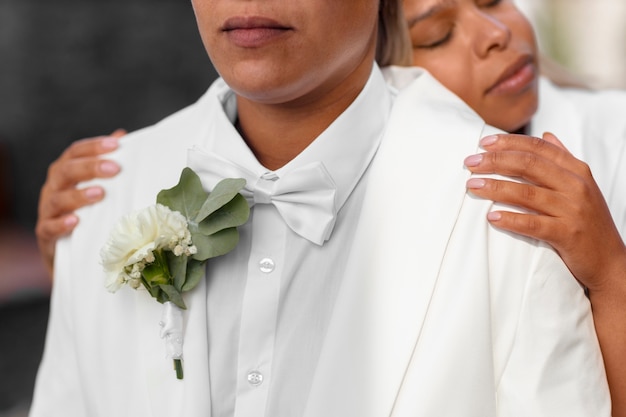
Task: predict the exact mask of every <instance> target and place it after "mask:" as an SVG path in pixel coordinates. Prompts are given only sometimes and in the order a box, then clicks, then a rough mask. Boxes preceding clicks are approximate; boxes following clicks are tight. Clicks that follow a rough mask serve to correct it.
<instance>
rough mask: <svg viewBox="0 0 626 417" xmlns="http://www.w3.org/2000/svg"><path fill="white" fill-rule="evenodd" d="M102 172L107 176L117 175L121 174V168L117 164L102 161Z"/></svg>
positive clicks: (100, 166)
mask: <svg viewBox="0 0 626 417" xmlns="http://www.w3.org/2000/svg"><path fill="white" fill-rule="evenodd" d="M99 168H100V171H101V172H102V173H103V174H107V175H115V174H117V173H118V172H120V167H119V165H117V164H116V163H115V162H112V161H102V162H100V165H99Z"/></svg>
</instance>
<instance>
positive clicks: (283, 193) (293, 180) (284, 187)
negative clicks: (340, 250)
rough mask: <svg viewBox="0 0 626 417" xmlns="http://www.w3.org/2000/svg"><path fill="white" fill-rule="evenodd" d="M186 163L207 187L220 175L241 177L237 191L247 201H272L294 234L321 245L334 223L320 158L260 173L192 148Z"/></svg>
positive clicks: (331, 192)
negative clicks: (285, 169) (290, 168)
mask: <svg viewBox="0 0 626 417" xmlns="http://www.w3.org/2000/svg"><path fill="white" fill-rule="evenodd" d="M187 162H188V165H189V167H190V168H191V169H193V170H194V171H195V172H196V173H197V174H198V176H199V177H200V179H201V181H202V184H203V185H204V186H205V187H207V188H208V189H209V190H212V189H213V187H215V185H216V184H217V183H218V182H219V181H220V180H222V179H224V178H243V179H245V180H246V186H245V188H244V189H243V190H242V191H241V194H242V195H243V196H244V197H245V198H246V200H247V201H248V204H250V206H253V205H254V204H273V205H274V206H275V207H276V209H277V210H278V212H279V213H280V215H281V216H282V217H283V220H284V221H285V223H286V224H287V225H288V226H289V227H290V228H291V229H292V230H293V231H294V232H296V233H297V234H299V235H300V236H302V237H304V238H305V239H308V240H310V241H311V242H313V243H315V244H317V245H320V246H321V245H322V244H323V243H324V242H325V241H326V240H328V239H329V238H330V235H331V233H332V231H333V227H334V225H335V220H336V215H337V209H336V207H335V195H336V193H337V190H336V186H335V183H334V181H333V180H332V178H331V177H330V174H329V173H328V171H326V169H325V168H324V165H323V164H322V163H321V162H313V163H310V164H308V165H305V166H303V167H300V168H296V169H294V170H293V171H290V172H287V173H286V174H285V175H284V176H283V177H280V178H279V177H278V175H276V174H275V173H274V172H271V171H268V172H267V173H265V174H263V175H261V176H260V177H259V176H258V175H257V174H255V173H253V172H251V171H249V170H247V169H246V168H243V167H240V166H238V165H236V164H235V163H233V162H231V161H228V160H227V159H224V158H222V157H221V156H219V155H217V154H215V153H212V152H205V151H203V150H200V149H197V148H193V149H190V150H189V153H188V159H187Z"/></svg>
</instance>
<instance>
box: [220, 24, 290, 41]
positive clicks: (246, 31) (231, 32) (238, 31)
mask: <svg viewBox="0 0 626 417" xmlns="http://www.w3.org/2000/svg"><path fill="white" fill-rule="evenodd" d="M292 30H293V28H292V27H290V26H287V25H284V24H281V23H279V22H277V21H275V20H273V19H269V18H265V17H258V16H250V17H249V16H246V17H232V18H230V19H228V20H226V22H224V25H223V26H222V32H224V33H225V34H226V36H227V37H228V38H229V39H230V40H231V41H232V42H233V43H234V44H235V45H237V46H239V47H243V48H258V47H261V46H263V45H265V44H267V43H269V42H272V41H273V40H275V39H277V38H279V37H281V36H283V35H285V34H286V33H288V32H291V31H292Z"/></svg>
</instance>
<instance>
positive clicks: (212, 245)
mask: <svg viewBox="0 0 626 417" xmlns="http://www.w3.org/2000/svg"><path fill="white" fill-rule="evenodd" d="M191 239H192V240H193V243H194V245H195V246H196V247H197V248H198V253H196V254H195V255H193V259H196V260H198V261H204V260H206V259H209V258H214V257H216V256H220V255H224V254H226V253H228V252H230V251H231V250H233V249H234V248H235V246H237V243H238V242H239V232H238V231H237V229H236V228H234V227H231V228H229V229H224V230H220V231H219V232H217V233H214V234H212V235H209V236H205V235H203V234H192V235H191Z"/></svg>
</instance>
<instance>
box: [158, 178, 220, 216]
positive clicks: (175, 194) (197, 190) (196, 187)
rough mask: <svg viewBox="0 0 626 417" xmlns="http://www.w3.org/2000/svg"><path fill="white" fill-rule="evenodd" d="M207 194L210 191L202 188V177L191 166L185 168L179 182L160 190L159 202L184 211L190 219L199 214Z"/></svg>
mask: <svg viewBox="0 0 626 417" xmlns="http://www.w3.org/2000/svg"><path fill="white" fill-rule="evenodd" d="M207 195H208V193H207V192H206V191H204V189H203V188H202V182H200V177H198V175H197V174H196V173H195V172H194V171H193V170H192V169H191V168H184V169H183V171H182V172H181V174H180V180H179V181H178V184H176V185H175V186H174V187H172V188H170V189H167V190H161V192H159V194H158V195H157V203H159V204H163V205H164V206H167V207H169V208H170V209H172V210H174V211H178V212H180V213H182V215H183V216H185V217H186V218H187V220H189V219H194V218H195V217H196V216H197V215H198V212H199V211H200V208H201V207H202V205H203V204H204V203H205V201H206V199H207Z"/></svg>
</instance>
